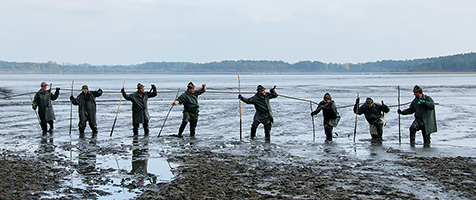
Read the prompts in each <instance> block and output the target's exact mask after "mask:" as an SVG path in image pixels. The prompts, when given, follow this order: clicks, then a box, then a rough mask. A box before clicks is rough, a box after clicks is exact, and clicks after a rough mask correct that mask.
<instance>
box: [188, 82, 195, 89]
mask: <svg viewBox="0 0 476 200" xmlns="http://www.w3.org/2000/svg"><path fill="white" fill-rule="evenodd" d="M187 87H188V88H195V85H194V84H193V83H192V82H190V83H188V84H187Z"/></svg>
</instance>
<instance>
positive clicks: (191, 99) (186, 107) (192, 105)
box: [172, 82, 207, 138]
mask: <svg viewBox="0 0 476 200" xmlns="http://www.w3.org/2000/svg"><path fill="white" fill-rule="evenodd" d="M206 86H207V85H206V84H202V88H200V89H199V90H195V85H194V84H193V83H192V82H190V83H188V85H187V91H185V92H184V93H183V94H182V95H180V96H179V97H178V98H177V100H175V101H174V102H173V103H172V106H175V105H177V104H183V118H182V124H181V125H180V128H179V132H178V134H177V135H172V136H176V137H180V138H181V137H183V136H182V133H183V131H184V130H185V126H187V123H188V122H190V137H195V128H196V127H197V122H198V112H199V110H198V108H199V105H198V95H201V94H203V93H204V92H205V91H206V90H207V89H206Z"/></svg>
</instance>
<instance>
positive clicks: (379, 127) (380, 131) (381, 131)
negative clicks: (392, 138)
mask: <svg viewBox="0 0 476 200" xmlns="http://www.w3.org/2000/svg"><path fill="white" fill-rule="evenodd" d="M377 134H378V138H377V140H378V141H383V138H382V135H383V128H382V127H381V126H377Z"/></svg>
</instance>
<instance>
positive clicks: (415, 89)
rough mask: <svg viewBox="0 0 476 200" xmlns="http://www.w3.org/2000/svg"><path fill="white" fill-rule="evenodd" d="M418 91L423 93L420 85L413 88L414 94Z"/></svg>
mask: <svg viewBox="0 0 476 200" xmlns="http://www.w3.org/2000/svg"><path fill="white" fill-rule="evenodd" d="M418 91H420V92H421V93H423V90H422V89H421V87H420V86H418V85H415V87H413V93H417V92H418Z"/></svg>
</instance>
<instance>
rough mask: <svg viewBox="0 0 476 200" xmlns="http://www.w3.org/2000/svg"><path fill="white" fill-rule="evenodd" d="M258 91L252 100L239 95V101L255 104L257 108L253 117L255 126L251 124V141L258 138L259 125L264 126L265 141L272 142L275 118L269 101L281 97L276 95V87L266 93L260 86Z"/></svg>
mask: <svg viewBox="0 0 476 200" xmlns="http://www.w3.org/2000/svg"><path fill="white" fill-rule="evenodd" d="M256 91H257V92H256V94H255V95H254V96H252V97H250V98H245V97H243V96H241V94H239V95H238V99H241V101H243V102H245V103H246V104H253V105H254V106H255V110H256V113H255V115H254V117H253V124H251V134H250V137H251V139H254V138H255V137H256V129H257V128H258V126H259V124H263V125H264V136H265V141H266V142H270V141H271V127H272V124H273V123H274V118H273V113H272V110H271V105H270V103H269V100H270V99H274V98H276V97H278V96H279V95H278V93H276V86H274V87H273V88H272V89H271V90H269V92H266V88H265V87H263V86H262V85H258V87H257V88H256Z"/></svg>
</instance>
